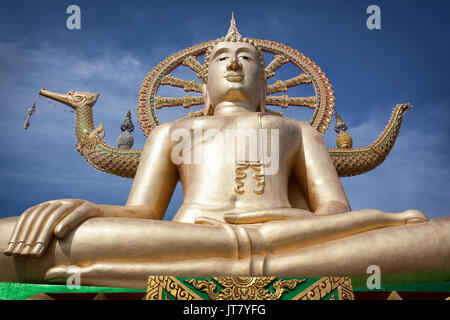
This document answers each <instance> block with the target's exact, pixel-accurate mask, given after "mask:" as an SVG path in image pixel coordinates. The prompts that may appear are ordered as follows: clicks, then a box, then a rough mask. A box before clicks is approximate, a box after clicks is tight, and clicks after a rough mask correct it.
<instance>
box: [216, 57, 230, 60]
mask: <svg viewBox="0 0 450 320" xmlns="http://www.w3.org/2000/svg"><path fill="white" fill-rule="evenodd" d="M227 59H228V57H220V58H219V59H217V60H218V61H225V60H227Z"/></svg>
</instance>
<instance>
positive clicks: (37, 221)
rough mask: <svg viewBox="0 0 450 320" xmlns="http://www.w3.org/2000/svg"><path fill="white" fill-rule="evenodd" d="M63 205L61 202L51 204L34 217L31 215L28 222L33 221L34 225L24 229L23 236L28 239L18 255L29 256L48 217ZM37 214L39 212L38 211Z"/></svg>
mask: <svg viewBox="0 0 450 320" xmlns="http://www.w3.org/2000/svg"><path fill="white" fill-rule="evenodd" d="M61 205H62V204H61V203H59V202H55V203H51V204H49V205H48V206H46V207H44V209H43V210H41V211H40V212H38V214H35V215H34V216H31V215H30V218H29V219H28V220H31V219H33V220H34V221H33V223H32V224H31V223H29V224H28V226H27V228H24V230H23V231H24V232H23V235H24V236H25V237H26V238H25V241H24V246H23V249H22V251H21V252H17V253H18V254H19V253H20V254H22V255H28V254H29V253H30V252H31V250H32V249H33V245H34V241H35V239H36V238H37V236H38V234H39V230H40V229H41V226H42V224H43V222H44V221H45V220H46V219H47V217H48V215H49V214H50V213H52V212H53V211H54V210H55V209H57V208H58V207H60V206H61ZM36 212H37V211H36Z"/></svg>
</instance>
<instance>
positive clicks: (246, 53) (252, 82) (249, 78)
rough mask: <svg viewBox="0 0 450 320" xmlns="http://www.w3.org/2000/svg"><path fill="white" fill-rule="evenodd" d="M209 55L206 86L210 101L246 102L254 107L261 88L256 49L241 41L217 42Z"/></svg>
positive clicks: (261, 82)
mask: <svg viewBox="0 0 450 320" xmlns="http://www.w3.org/2000/svg"><path fill="white" fill-rule="evenodd" d="M209 59H210V60H209V67H208V83H207V85H206V90H207V94H208V98H209V100H210V103H211V105H212V106H213V107H216V106H217V105H218V104H219V103H222V102H238V101H240V102H248V103H249V104H250V105H251V106H252V107H253V111H256V109H257V107H258V105H259V104H260V102H261V96H262V94H263V90H264V83H263V78H262V72H263V70H261V64H260V61H259V54H258V51H257V49H256V48H255V47H254V46H253V45H251V44H249V43H245V42H220V43H218V44H217V45H216V46H214V48H213V49H212V50H211V53H210V58H209Z"/></svg>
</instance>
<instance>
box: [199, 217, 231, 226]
mask: <svg viewBox="0 0 450 320" xmlns="http://www.w3.org/2000/svg"><path fill="white" fill-rule="evenodd" d="M224 223H225V222H223V221H220V220H217V219H214V218H210V217H198V218H196V219H195V224H205V225H211V226H216V225H221V224H224Z"/></svg>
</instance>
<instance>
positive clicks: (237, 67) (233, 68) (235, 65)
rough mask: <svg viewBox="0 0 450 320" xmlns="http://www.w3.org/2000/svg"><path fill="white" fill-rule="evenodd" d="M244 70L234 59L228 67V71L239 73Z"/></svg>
mask: <svg viewBox="0 0 450 320" xmlns="http://www.w3.org/2000/svg"><path fill="white" fill-rule="evenodd" d="M241 69H242V65H241V64H240V63H239V62H238V61H237V60H236V59H233V61H231V63H230V64H229V65H227V70H228V71H239V70H241Z"/></svg>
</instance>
